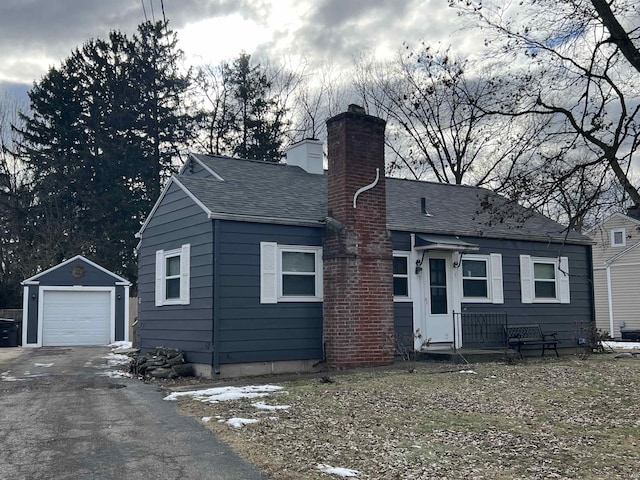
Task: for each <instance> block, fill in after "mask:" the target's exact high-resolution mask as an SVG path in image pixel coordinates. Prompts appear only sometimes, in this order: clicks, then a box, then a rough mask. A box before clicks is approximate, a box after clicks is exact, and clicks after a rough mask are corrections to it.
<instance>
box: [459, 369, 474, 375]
mask: <svg viewBox="0 0 640 480" xmlns="http://www.w3.org/2000/svg"><path fill="white" fill-rule="evenodd" d="M458 373H470V374H472V375H477V372H474V371H473V370H460V371H459V372H458Z"/></svg>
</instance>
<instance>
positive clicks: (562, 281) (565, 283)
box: [558, 257, 571, 303]
mask: <svg viewBox="0 0 640 480" xmlns="http://www.w3.org/2000/svg"><path fill="white" fill-rule="evenodd" d="M559 267H560V271H559V272H558V290H559V294H560V295H559V296H560V303H571V296H570V293H569V259H568V258H567V257H560V265H559Z"/></svg>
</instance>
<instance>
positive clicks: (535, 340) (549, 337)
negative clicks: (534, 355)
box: [505, 323, 560, 358]
mask: <svg viewBox="0 0 640 480" xmlns="http://www.w3.org/2000/svg"><path fill="white" fill-rule="evenodd" d="M505 329H506V331H507V332H506V333H507V343H508V345H509V348H515V349H516V350H517V351H518V354H520V358H522V351H521V350H520V349H521V348H522V347H523V346H527V345H534V346H538V345H539V346H542V356H543V357H544V352H545V351H546V350H548V349H553V350H554V351H555V352H556V357H559V356H560V355H558V348H557V347H558V343H560V341H559V340H558V339H557V334H556V333H542V329H541V328H540V325H538V324H537V323H531V324H527V325H508V326H506V327H505Z"/></svg>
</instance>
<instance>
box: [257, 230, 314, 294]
mask: <svg viewBox="0 0 640 480" xmlns="http://www.w3.org/2000/svg"><path fill="white" fill-rule="evenodd" d="M317 301H322V248H321V247H310V246H297V245H295V246H294V245H278V244H277V243H274V242H260V303H278V302H317Z"/></svg>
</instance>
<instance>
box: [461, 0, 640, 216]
mask: <svg viewBox="0 0 640 480" xmlns="http://www.w3.org/2000/svg"><path fill="white" fill-rule="evenodd" d="M449 3H450V4H451V5H452V6H454V7H456V8H458V9H459V10H460V11H461V12H462V13H464V14H465V15H467V16H468V18H470V19H472V21H473V23H474V25H476V26H480V27H481V29H482V32H483V34H484V35H486V42H485V43H486V44H487V45H488V48H489V50H488V52H490V54H491V55H493V56H495V55H497V54H502V55H503V57H502V58H503V60H505V61H504V62H503V63H502V65H501V68H502V69H503V70H504V71H505V72H506V75H508V78H512V79H517V80H518V81H519V82H520V84H521V85H523V90H522V92H520V95H519V99H518V101H517V102H515V103H513V102H510V103H507V104H502V103H500V102H497V103H496V104H495V105H494V106H493V107H491V108H488V109H486V111H488V112H492V113H501V114H504V115H506V116H511V117H516V116H520V117H522V116H529V117H531V116H542V117H546V118H549V119H551V121H550V122H549V126H550V128H549V129H548V130H547V136H548V138H551V139H553V140H554V144H555V150H554V151H553V152H545V154H544V155H542V156H541V157H540V160H542V161H543V163H542V164H540V163H538V164H534V165H533V166H534V168H538V169H539V168H542V167H544V168H545V169H546V172H547V173H548V174H549V175H550V177H549V178H548V181H549V182H551V183H553V191H555V192H563V193H562V194H564V195H570V194H571V192H572V191H574V192H575V189H574V187H575V185H576V184H579V183H580V181H583V180H584V181H589V182H590V187H589V189H592V188H595V190H594V191H593V192H592V194H590V195H589V196H590V197H592V198H594V199H595V197H597V195H598V194H599V193H601V192H603V191H604V189H605V188H609V187H610V185H611V183H610V181H609V180H608V178H607V177H608V176H609V175H613V176H614V178H615V180H616V181H617V183H619V185H621V187H622V189H623V190H624V192H625V195H626V197H627V198H629V199H631V200H632V201H633V202H634V203H635V204H640V192H639V191H638V180H637V177H634V175H633V170H632V162H633V161H634V157H635V155H636V152H637V150H638V147H639V145H640V125H639V120H640V75H639V74H640V60H639V59H640V51H639V46H640V34H639V32H640V28H639V27H638V24H639V22H640V6H639V5H638V3H637V2H636V1H635V0H618V1H616V2H611V1H606V0H563V1H557V0H553V1H552V0H523V1H522V2H519V4H515V3H511V2H498V1H487V2H482V3H481V2H477V1H472V0H450V2H449ZM545 162H546V163H548V164H551V165H552V168H550V167H548V166H545V165H544V163H545ZM600 179H602V181H600ZM572 185H573V187H572ZM590 204H591V202H589V201H587V202H584V203H583V204H582V206H581V207H580V210H581V211H580V212H575V213H577V216H578V217H580V216H584V214H586V211H587V210H586V209H588V208H590Z"/></svg>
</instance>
